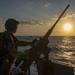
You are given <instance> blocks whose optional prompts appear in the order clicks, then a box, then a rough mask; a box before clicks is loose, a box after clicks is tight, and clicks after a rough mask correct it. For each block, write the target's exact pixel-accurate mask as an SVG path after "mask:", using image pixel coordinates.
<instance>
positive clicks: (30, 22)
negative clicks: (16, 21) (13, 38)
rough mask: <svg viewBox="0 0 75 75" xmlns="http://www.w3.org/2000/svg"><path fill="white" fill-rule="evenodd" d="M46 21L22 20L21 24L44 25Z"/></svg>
mask: <svg viewBox="0 0 75 75" xmlns="http://www.w3.org/2000/svg"><path fill="white" fill-rule="evenodd" d="M43 24H44V22H38V21H20V25H43Z"/></svg>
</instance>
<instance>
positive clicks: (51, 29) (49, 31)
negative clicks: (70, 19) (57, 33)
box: [43, 4, 70, 39]
mask: <svg viewBox="0 0 75 75" xmlns="http://www.w3.org/2000/svg"><path fill="white" fill-rule="evenodd" d="M69 6H70V4H68V5H67V7H66V8H65V10H64V11H63V12H62V14H61V15H60V16H59V18H58V19H57V21H56V22H55V23H54V25H53V26H52V27H51V28H50V29H49V30H48V32H47V33H46V34H45V36H44V37H43V38H44V39H46V38H48V37H49V35H50V34H51V33H52V31H53V29H54V27H55V26H56V24H57V23H58V21H59V20H60V18H61V17H62V16H63V14H64V13H65V12H66V10H67V9H68V8H69Z"/></svg>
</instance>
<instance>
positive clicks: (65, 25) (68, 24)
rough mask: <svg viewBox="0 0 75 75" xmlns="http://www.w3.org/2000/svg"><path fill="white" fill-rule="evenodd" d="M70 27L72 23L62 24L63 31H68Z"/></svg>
mask: <svg viewBox="0 0 75 75" xmlns="http://www.w3.org/2000/svg"><path fill="white" fill-rule="evenodd" d="M71 29H72V25H71V24H70V23H65V24H64V30H65V31H70V30H71Z"/></svg>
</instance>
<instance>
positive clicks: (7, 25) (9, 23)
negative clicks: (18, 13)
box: [5, 19, 19, 30]
mask: <svg viewBox="0 0 75 75" xmlns="http://www.w3.org/2000/svg"><path fill="white" fill-rule="evenodd" d="M18 24H19V21H16V20H15V19H8V20H7V21H6V23H5V29H7V30H12V29H14V28H16V26H17V25H18Z"/></svg>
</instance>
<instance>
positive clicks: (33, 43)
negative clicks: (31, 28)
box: [30, 39, 38, 47]
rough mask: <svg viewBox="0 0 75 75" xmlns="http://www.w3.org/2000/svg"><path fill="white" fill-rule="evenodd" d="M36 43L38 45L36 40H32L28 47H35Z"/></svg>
mask: <svg viewBox="0 0 75 75" xmlns="http://www.w3.org/2000/svg"><path fill="white" fill-rule="evenodd" d="M37 43H38V40H37V39H34V40H33V41H32V42H31V44H30V46H32V47H33V46H35V45H37Z"/></svg>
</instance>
